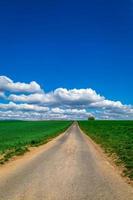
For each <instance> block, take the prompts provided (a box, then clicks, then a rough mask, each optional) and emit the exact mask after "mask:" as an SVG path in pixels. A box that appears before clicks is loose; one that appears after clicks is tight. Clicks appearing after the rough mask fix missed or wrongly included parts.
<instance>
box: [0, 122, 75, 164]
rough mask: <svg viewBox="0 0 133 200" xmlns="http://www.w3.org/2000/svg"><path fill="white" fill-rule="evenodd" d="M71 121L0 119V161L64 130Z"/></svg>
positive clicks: (22, 152) (45, 140) (21, 152)
mask: <svg viewBox="0 0 133 200" xmlns="http://www.w3.org/2000/svg"><path fill="white" fill-rule="evenodd" d="M71 123H72V122H71V121H36V122H35V121H0V163H1V164H3V163H4V162H5V161H7V160H9V159H10V158H11V157H12V156H14V155H22V154H24V153H25V152H26V151H28V147H30V146H38V145H40V144H44V143H46V142H48V141H49V140H50V139H52V138H53V137H56V136H58V135H59V134H60V133H62V132H64V131H65V130H66V129H67V128H68V127H69V126H70V125H71Z"/></svg>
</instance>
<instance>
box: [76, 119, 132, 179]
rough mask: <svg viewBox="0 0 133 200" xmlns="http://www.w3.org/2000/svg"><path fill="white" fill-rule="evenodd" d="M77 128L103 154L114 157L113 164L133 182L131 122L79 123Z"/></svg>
mask: <svg viewBox="0 0 133 200" xmlns="http://www.w3.org/2000/svg"><path fill="white" fill-rule="evenodd" d="M79 126H80V128H81V129H82V130H83V131H84V132H85V133H86V134H87V135H89V136H90V137H91V138H92V139H93V140H94V141H95V142H96V143H98V144H100V145H101V146H102V147H103V148H104V150H105V152H107V153H108V154H109V155H111V156H112V157H113V156H114V157H115V155H116V158H117V159H116V160H115V162H116V163H117V164H118V165H121V166H124V170H123V173H124V175H126V176H128V177H129V178H130V179H131V180H133V121H79Z"/></svg>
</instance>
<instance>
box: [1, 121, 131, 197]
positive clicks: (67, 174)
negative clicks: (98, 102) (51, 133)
mask: <svg viewBox="0 0 133 200" xmlns="http://www.w3.org/2000/svg"><path fill="white" fill-rule="evenodd" d="M38 149H40V150H38V152H32V151H31V152H29V154H30V156H29V155H25V156H24V157H23V158H19V159H18V160H14V161H12V162H11V164H10V163H7V164H6V165H5V166H4V167H1V168H0V200H133V188H132V187H131V186H130V185H128V184H127V183H126V182H125V180H123V178H122V177H120V175H119V173H118V172H117V170H115V168H114V167H113V166H112V165H111V164H109V162H108V161H107V159H106V157H104V155H103V154H102V153H100V151H98V149H97V148H96V146H95V145H94V144H93V143H92V142H91V140H90V139H89V138H88V136H86V135H84V134H83V133H82V132H81V131H80V129H79V127H78V125H77V124H76V123H74V124H73V125H72V126H71V127H70V128H69V129H68V130H67V131H66V132H65V133H64V134H62V135H60V136H58V137H57V138H56V139H54V140H53V141H51V142H49V143H47V144H46V145H43V146H41V147H38Z"/></svg>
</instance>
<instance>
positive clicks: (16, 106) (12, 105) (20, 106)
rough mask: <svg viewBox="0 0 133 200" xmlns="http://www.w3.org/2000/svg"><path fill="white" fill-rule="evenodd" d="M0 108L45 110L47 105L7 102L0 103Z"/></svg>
mask: <svg viewBox="0 0 133 200" xmlns="http://www.w3.org/2000/svg"><path fill="white" fill-rule="evenodd" d="M0 110H14V111H15V110H20V111H36V112H46V111H48V110H49V108H48V107H43V106H38V105H31V104H16V103H13V102H9V103H8V104H2V103H1V104H0Z"/></svg>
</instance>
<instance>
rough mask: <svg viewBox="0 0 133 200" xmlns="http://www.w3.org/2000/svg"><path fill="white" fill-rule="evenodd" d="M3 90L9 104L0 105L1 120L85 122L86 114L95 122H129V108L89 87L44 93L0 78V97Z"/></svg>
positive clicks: (132, 110) (132, 114)
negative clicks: (67, 120)
mask: <svg viewBox="0 0 133 200" xmlns="http://www.w3.org/2000/svg"><path fill="white" fill-rule="evenodd" d="M4 91H5V92H6V91H8V93H9V96H8V97H7V98H6V101H12V102H7V103H5V104H4V103H3V104H2V103H1V104H0V111H1V118H2V117H3V118H4V117H5V116H6V114H7V117H8V118H15V119H16V118H19V119H22V118H23V119H86V118H87V117H88V116H90V115H93V116H96V118H98V119H133V106H132V105H125V104H122V103H121V102H120V101H112V100H109V99H106V98H105V97H104V96H102V95H100V94H98V93H97V92H96V91H95V90H93V89H91V88H86V89H69V90H68V89H66V88H57V89H56V90H54V91H51V92H48V93H45V92H44V91H43V90H42V89H41V88H40V86H39V85H38V84H37V83H36V82H34V81H32V82H31V83H29V84H26V83H20V82H17V83H14V82H13V81H12V80H11V79H9V78H7V77H5V76H0V97H2V98H5V94H4ZM16 92H20V94H16ZM25 92H28V93H29V94H27V95H26V94H25Z"/></svg>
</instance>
